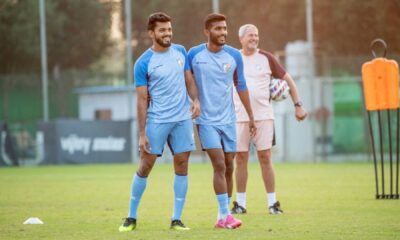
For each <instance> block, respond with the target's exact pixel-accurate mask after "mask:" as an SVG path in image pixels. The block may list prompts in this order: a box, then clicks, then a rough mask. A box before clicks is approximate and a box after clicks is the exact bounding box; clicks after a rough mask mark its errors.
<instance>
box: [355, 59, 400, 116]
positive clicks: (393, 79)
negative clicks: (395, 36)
mask: <svg viewBox="0 0 400 240" xmlns="http://www.w3.org/2000/svg"><path fill="white" fill-rule="evenodd" d="M362 80H363V89H364V98H365V106H366V109H367V110H368V111H373V110H384V109H396V108H398V107H399V65H398V64H397V62H396V61H394V60H388V59H386V58H375V59H374V60H372V61H369V62H366V63H364V64H363V66H362Z"/></svg>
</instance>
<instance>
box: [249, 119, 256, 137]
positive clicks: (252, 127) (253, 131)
mask: <svg viewBox="0 0 400 240" xmlns="http://www.w3.org/2000/svg"><path fill="white" fill-rule="evenodd" d="M249 130H250V136H251V137H254V136H255V135H256V133H257V128H256V124H255V122H254V120H250V122H249Z"/></svg>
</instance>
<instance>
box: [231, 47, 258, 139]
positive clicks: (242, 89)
mask: <svg viewBox="0 0 400 240" xmlns="http://www.w3.org/2000/svg"><path fill="white" fill-rule="evenodd" d="M233 57H234V59H235V61H236V64H237V67H236V74H235V75H234V80H235V81H234V82H235V83H236V84H235V85H236V91H237V93H238V95H239V98H240V101H241V102H242V104H243V106H244V109H245V110H246V112H247V115H248V116H249V127H250V136H255V135H256V131H257V128H256V124H255V122H254V115H253V110H252V108H251V104H250V96H249V91H248V90H247V85H246V79H245V77H244V66H243V59H242V56H241V55H240V53H239V51H236V53H234V55H233Z"/></svg>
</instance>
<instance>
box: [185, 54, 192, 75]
mask: <svg viewBox="0 0 400 240" xmlns="http://www.w3.org/2000/svg"><path fill="white" fill-rule="evenodd" d="M193 52H194V51H193V48H191V49H190V50H189V52H188V55H187V58H188V66H189V70H191V71H192V73H193V66H192V61H193V57H194V56H193V55H194V53H193ZM185 67H186V66H185Z"/></svg>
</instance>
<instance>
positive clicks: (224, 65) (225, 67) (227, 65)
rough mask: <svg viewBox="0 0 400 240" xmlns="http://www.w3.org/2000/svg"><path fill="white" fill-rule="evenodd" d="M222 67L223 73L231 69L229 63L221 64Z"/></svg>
mask: <svg viewBox="0 0 400 240" xmlns="http://www.w3.org/2000/svg"><path fill="white" fill-rule="evenodd" d="M222 68H223V69H224V73H227V72H228V71H229V69H231V65H230V64H229V63H224V64H222Z"/></svg>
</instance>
